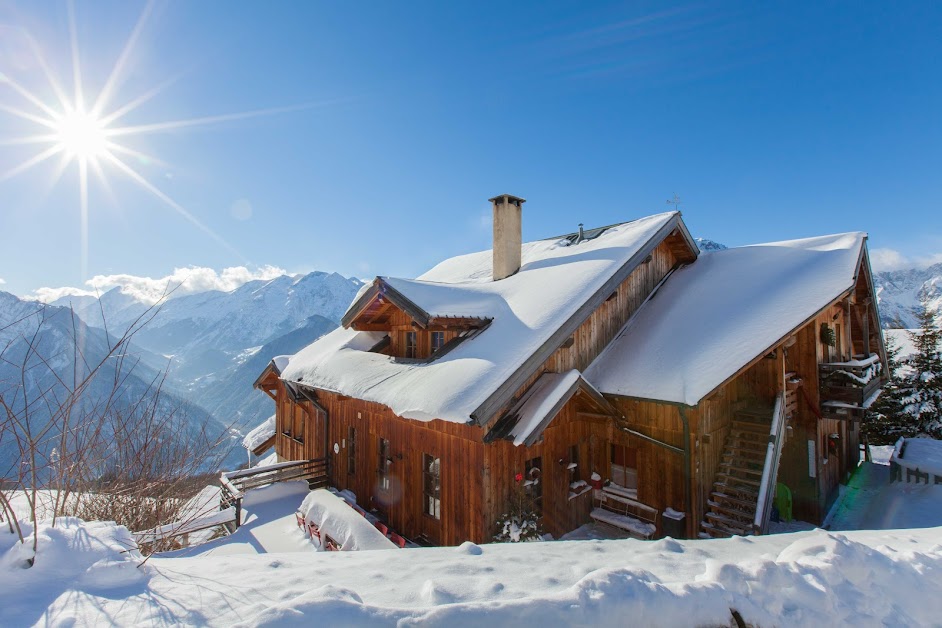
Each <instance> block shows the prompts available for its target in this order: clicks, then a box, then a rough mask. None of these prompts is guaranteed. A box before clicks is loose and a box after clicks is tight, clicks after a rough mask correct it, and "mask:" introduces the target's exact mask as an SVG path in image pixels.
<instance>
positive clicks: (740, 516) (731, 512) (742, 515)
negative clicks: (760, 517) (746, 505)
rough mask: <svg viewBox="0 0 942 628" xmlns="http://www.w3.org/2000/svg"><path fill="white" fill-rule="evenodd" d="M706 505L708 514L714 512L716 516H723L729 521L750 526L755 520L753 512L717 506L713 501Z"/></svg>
mask: <svg viewBox="0 0 942 628" xmlns="http://www.w3.org/2000/svg"><path fill="white" fill-rule="evenodd" d="M707 504H708V505H709V506H710V512H715V513H717V514H720V515H723V516H724V517H730V518H731V519H736V520H737V521H738V520H742V523H743V524H744V525H751V524H752V522H753V521H754V520H755V518H756V513H755V512H748V511H745V510H738V509H737V508H735V507H732V506H724V505H722V504H718V503H716V502H714V501H708V502H707Z"/></svg>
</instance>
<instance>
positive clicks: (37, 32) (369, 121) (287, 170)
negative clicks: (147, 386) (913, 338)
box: [0, 1, 942, 294]
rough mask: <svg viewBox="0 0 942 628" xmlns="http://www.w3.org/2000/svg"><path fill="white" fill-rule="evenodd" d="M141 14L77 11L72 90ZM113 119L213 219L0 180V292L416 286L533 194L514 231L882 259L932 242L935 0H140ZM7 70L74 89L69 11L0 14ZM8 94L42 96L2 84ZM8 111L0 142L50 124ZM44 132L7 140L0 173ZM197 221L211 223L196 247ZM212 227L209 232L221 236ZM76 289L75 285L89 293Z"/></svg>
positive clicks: (938, 138)
mask: <svg viewBox="0 0 942 628" xmlns="http://www.w3.org/2000/svg"><path fill="white" fill-rule="evenodd" d="M145 7H146V5H145V4H143V3H135V2H115V3H111V2H94V3H92V2H76V4H75V23H76V33H77V41H78V47H79V51H80V59H81V70H82V79H83V80H82V84H83V92H84V93H85V94H86V95H87V99H91V98H92V97H93V96H94V94H95V93H96V92H97V91H98V90H100V89H101V87H102V86H103V84H104V83H105V81H106V79H107V77H108V75H109V73H110V72H111V69H112V67H113V66H114V64H115V61H116V60H117V58H118V57H119V55H120V54H121V51H122V49H123V48H124V46H125V43H126V41H127V39H128V37H129V35H130V34H131V32H132V30H133V29H134V27H135V24H136V23H137V21H138V19H139V17H140V15H141V14H142V11H144V9H145ZM151 9H152V10H151V11H150V13H149V15H148V17H147V19H146V20H145V22H144V23H143V26H142V30H141V34H140V37H139V38H138V40H137V43H136V45H135V46H134V48H133V50H132V53H131V54H130V56H129V57H128V63H127V65H126V72H124V73H123V74H122V78H121V80H120V81H119V82H118V89H117V90H116V94H115V97H114V99H113V105H114V106H115V107H117V106H119V105H121V104H123V103H125V102H128V101H130V100H133V99H134V98H135V97H137V96H139V95H140V94H142V93H144V92H146V91H147V90H149V89H151V88H154V87H156V86H158V85H161V84H163V83H165V82H166V81H170V80H173V79H175V80H173V81H172V83H171V84H169V86H167V87H166V88H165V89H163V90H162V91H160V92H159V93H158V94H157V95H155V96H154V97H153V98H151V99H150V100H148V101H147V102H145V103H144V104H142V105H141V106H140V107H138V108H136V109H135V110H133V111H132V112H130V113H128V114H127V115H126V116H125V117H124V118H122V119H121V121H120V124H123V125H141V124H150V123H155V122H162V121H168V120H171V121H172V120H181V119H191V118H201V117H205V116H216V115H223V114H230V113H238V112H246V111H253V110H260V109H266V108H279V107H291V106H301V107H300V108H297V109H294V110H288V111H283V112H281V113H277V114H273V115H268V116H261V117H251V118H244V119H236V120H228V121H222V122H218V123H215V124H207V125H201V126H189V127H185V128H179V129H172V130H167V131H165V132H155V133H147V134H140V135H129V136H126V137H122V138H121V139H122V141H123V142H124V143H125V144H126V145H127V146H129V147H132V148H133V149H135V150H137V151H141V152H146V153H147V154H149V155H151V156H153V157H156V158H158V159H157V160H149V161H147V160H141V159H138V158H132V157H130V156H125V157H124V158H125V161H126V163H128V164H129V165H131V166H133V167H134V168H135V169H136V170H137V171H138V172H139V173H140V174H141V175H142V176H144V177H145V178H146V179H147V180H148V181H150V182H151V183H152V184H153V185H154V186H156V187H157V188H159V189H160V190H161V191H162V192H163V193H164V194H166V195H167V196H168V197H169V198H172V199H173V201H175V202H176V203H177V204H178V205H179V207H181V208H183V209H185V210H186V211H187V212H189V213H190V214H191V215H192V216H193V217H194V219H195V220H197V221H199V222H200V223H201V224H202V225H204V227H205V228H206V230H201V229H199V228H197V227H195V226H194V224H193V223H192V222H190V221H187V220H186V219H184V218H183V217H182V216H181V214H180V213H178V211H176V210H174V209H173V208H171V207H170V206H168V204H167V203H166V202H165V201H164V200H162V199H160V198H158V197H156V196H155V195H154V194H152V193H150V192H148V191H146V190H144V189H142V188H141V187H140V186H139V185H138V184H137V183H135V182H133V181H131V180H130V179H129V178H127V177H126V176H124V175H123V174H122V173H121V172H120V171H118V170H117V169H116V168H115V167H113V166H111V165H109V164H105V165H104V166H103V172H104V176H105V180H106V181H108V187H109V188H110V191H109V190H106V189H105V187H104V186H103V185H102V184H101V183H100V181H99V180H98V179H97V178H96V177H94V176H92V177H91V181H90V184H89V196H88V198H89V205H88V208H89V210H88V211H89V219H88V248H89V254H88V258H87V264H86V265H85V271H84V274H83V264H82V261H81V260H82V252H81V246H80V237H79V233H80V225H81V221H80V211H79V200H78V199H79V183H78V180H79V176H78V166H77V164H76V163H70V164H68V166H67V167H66V169H65V171H64V172H63V174H62V176H61V178H60V179H59V180H58V182H57V183H56V185H55V186H54V187H50V185H49V182H50V179H51V177H52V174H53V172H54V171H55V163H56V160H57V158H54V159H50V160H47V161H46V162H43V163H41V164H39V165H37V166H36V167H34V168H31V169H29V170H27V171H26V172H23V173H21V174H19V175H17V176H14V177H12V178H9V179H6V180H0V199H2V203H0V279H2V280H3V281H5V283H4V284H3V285H2V287H0V289H5V290H9V291H12V292H14V293H17V294H28V293H30V292H32V291H34V290H36V289H37V288H40V287H44V286H47V287H48V286H53V287H58V286H78V287H81V286H83V285H84V282H85V281H86V280H87V279H88V278H89V277H91V276H95V275H115V274H129V275H135V276H141V277H153V278H159V277H165V276H167V275H169V274H170V273H171V272H172V271H173V270H174V269H175V268H179V267H187V266H199V267H206V268H212V269H217V270H221V269H223V268H226V267H234V266H248V268H249V270H250V272H254V271H255V270H256V269H257V268H258V267H261V266H265V265H273V266H276V267H278V268H283V269H286V270H288V271H289V272H301V271H307V270H313V269H320V270H336V271H338V272H340V273H342V274H345V275H355V276H359V277H367V276H373V275H377V274H385V275H394V276H414V275H416V274H418V273H420V272H422V271H423V270H424V269H425V268H427V267H429V266H431V265H433V264H434V263H435V262H436V261H438V260H440V259H442V258H444V257H447V256H451V255H454V254H458V253H464V252H469V251H474V250H480V249H482V248H487V247H489V243H490V237H491V234H490V218H489V206H488V203H487V200H486V199H487V198H489V197H491V196H493V195H495V194H498V193H503V192H509V193H513V194H517V195H520V196H523V197H525V198H527V199H528V203H527V205H526V206H525V214H524V237H525V238H526V239H535V238H540V237H548V236H551V235H555V234H558V233H563V232H567V231H572V230H574V229H575V228H576V225H577V223H579V222H583V223H585V224H586V225H587V226H591V225H601V224H609V223H613V222H618V221H623V220H628V219H631V218H635V217H638V216H642V215H646V214H651V213H656V212H660V211H664V210H665V209H668V208H669V206H668V205H667V204H666V202H665V201H666V200H667V199H668V198H671V197H672V196H673V195H674V194H675V193H676V194H678V195H679V196H680V197H681V199H682V204H681V210H682V211H683V212H684V218H685V220H686V221H687V224H688V225H689V227H690V229H691V231H692V232H693V233H694V234H695V235H698V236H704V237H709V238H713V239H716V240H719V241H722V242H724V243H726V244H729V245H739V244H748V243H753V242H762V241H769V240H776V239H786V238H793V237H803V236H809V235H816V234H822V233H832V232H836V231H849V230H863V231H868V232H869V233H870V235H871V248H872V249H886V251H881V252H880V255H881V259H886V260H889V261H890V262H891V263H897V264H898V263H900V261H899V260H898V259H897V260H896V261H895V262H894V258H893V254H894V253H893V252H894V251H895V252H896V254H898V255H899V256H901V257H902V258H904V259H905V260H916V261H919V260H925V259H929V258H931V257H932V256H934V255H935V254H937V253H942V212H940V211H939V210H940V208H942V190H940V177H939V173H940V172H942V116H940V115H939V112H940V111H942V80H940V79H942V76H940V74H942V72H940V69H942V62H940V59H942V37H940V36H939V35H940V33H939V24H940V23H942V4H939V3H930V2H922V3H921V2H907V3H881V4H871V3H864V2H848V3H807V4H798V3H778V4H774V5H773V4H772V3H731V2H729V3H727V2H724V3H716V4H713V5H710V4H677V5H667V4H666V3H662V2H650V3H641V2H633V3H580V2H540V3H522V2H493V3H491V2H474V3H471V2H467V3H457V2H455V3H441V2H427V3H378V2H377V3H366V4H362V5H359V6H356V7H354V6H353V5H352V4H350V3H326V2H323V3H314V2H305V3H300V2H298V3H293V4H291V3H287V2H284V3H257V2H255V3H249V2H215V1H214V2H209V1H207V2H187V3H183V2H173V3H161V2H157V3H154V4H153V5H152V7H151ZM0 24H3V27H2V29H3V30H2V31H0V72H2V73H3V74H4V75H5V76H7V77H10V78H12V79H13V80H15V81H17V83H18V84H20V85H22V86H23V87H25V88H27V89H29V90H30V91H31V92H32V93H34V94H35V95H36V96H37V97H39V98H40V99H41V100H42V101H44V102H47V103H55V96H54V93H53V91H52V90H51V88H50V87H49V84H48V82H47V81H46V79H45V78H44V76H43V73H42V72H41V70H40V68H39V66H38V65H37V63H36V61H35V55H33V54H32V52H31V50H30V48H29V46H28V40H27V39H26V38H25V37H24V36H23V33H25V32H28V33H30V34H31V35H32V37H33V38H34V39H35V40H36V41H37V42H38V43H39V46H40V47H41V49H42V51H43V54H44V55H45V57H46V60H47V62H48V65H49V66H50V67H51V68H52V69H53V70H54V72H55V73H56V74H57V75H58V76H59V79H60V80H61V82H62V83H63V85H64V87H66V88H67V89H66V91H68V92H69V93H71V90H72V82H71V76H72V60H71V57H70V44H69V19H68V5H66V4H64V3H52V2H50V3H26V2H24V3H21V4H16V3H8V2H3V1H0ZM0 105H6V106H7V107H14V108H17V109H21V110H27V111H34V110H35V107H34V106H33V105H32V104H31V103H30V102H29V101H27V100H25V99H24V98H23V97H22V96H21V95H20V94H18V93H17V92H16V91H14V90H13V89H12V88H11V87H10V85H9V84H6V83H3V82H0ZM42 131H43V128H42V127H37V125H36V124H35V123H33V122H30V121H28V120H25V119H23V118H21V117H17V116H16V115H12V114H10V113H9V112H6V111H0V141H3V140H4V139H10V138H16V137H22V136H24V135H29V134H32V133H37V132H42ZM42 148H43V146H41V145H35V146H33V145H26V146H23V145H14V146H8V145H7V146H5V145H0V177H2V173H3V172H7V171H9V170H10V169H11V168H14V167H16V165H17V164H19V163H22V162H23V161H25V160H26V159H28V158H29V157H31V156H32V155H34V154H36V153H37V152H39V151H40V150H41V149H42ZM207 231H211V232H213V233H214V234H216V236H217V237H216V238H215V239H214V238H212V237H210V236H209V235H207ZM223 242H224V243H225V244H223ZM86 287H87V286H86Z"/></svg>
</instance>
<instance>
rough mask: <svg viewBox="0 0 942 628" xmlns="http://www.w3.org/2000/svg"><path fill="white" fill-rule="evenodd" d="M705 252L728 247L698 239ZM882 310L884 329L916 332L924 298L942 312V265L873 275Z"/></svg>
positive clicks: (930, 307)
mask: <svg viewBox="0 0 942 628" xmlns="http://www.w3.org/2000/svg"><path fill="white" fill-rule="evenodd" d="M695 240H696V242H697V246H699V247H700V250H701V251H722V250H724V249H726V248H727V247H726V245H725V244H720V243H719V242H715V241H713V240H708V239H706V238H695ZM873 283H874V287H875V288H876V293H877V299H878V301H879V307H880V321H881V323H882V326H883V328H884V329H914V328H916V327H919V324H918V323H917V322H916V314H915V312H916V311H917V310H919V308H920V307H921V305H920V303H921V300H922V299H923V298H926V299H928V301H929V309H930V310H932V311H933V312H942V263H940V264H933V265H932V266H929V267H928V268H906V269H903V270H889V271H880V272H874V273H873Z"/></svg>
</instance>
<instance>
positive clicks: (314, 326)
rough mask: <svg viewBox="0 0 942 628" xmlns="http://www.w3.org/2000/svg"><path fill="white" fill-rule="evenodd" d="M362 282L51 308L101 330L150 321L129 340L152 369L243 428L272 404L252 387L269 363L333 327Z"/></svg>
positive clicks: (289, 281) (334, 279) (298, 280)
mask: <svg viewBox="0 0 942 628" xmlns="http://www.w3.org/2000/svg"><path fill="white" fill-rule="evenodd" d="M362 285H363V283H362V282H361V281H360V280H358V279H352V278H347V277H343V276H342V275H339V274H337V273H325V272H319V271H315V272H312V273H308V274H303V275H281V276H279V277H276V278H274V279H271V280H256V281H250V282H248V283H245V284H243V285H242V286H240V287H239V288H236V289H235V290H232V291H229V292H222V291H218V290H210V291H205V292H197V293H193V294H185V295H182V296H179V297H175V296H173V294H172V293H171V294H170V296H169V298H168V299H167V300H166V301H164V302H163V303H162V304H160V305H159V306H158V307H156V308H153V309H151V306H150V305H149V304H147V303H144V302H141V301H140V300H138V299H135V298H134V297H132V296H130V295H128V294H126V293H124V292H122V290H121V288H120V287H119V288H113V289H111V290H110V291H108V292H106V293H104V294H102V295H101V297H100V298H95V297H88V296H79V297H74V296H67V297H63V298H60V299H58V300H56V301H54V302H53V304H52V305H57V306H71V307H72V308H73V309H74V310H75V312H76V313H77V314H78V315H79V316H80V317H82V319H83V320H85V321H86V322H87V324H88V325H89V326H91V327H94V328H97V329H102V330H103V329H105V328H107V329H108V330H115V329H117V330H123V329H125V328H127V327H128V326H129V325H131V324H133V323H134V322H135V320H137V319H138V318H139V317H141V316H145V317H147V318H150V320H149V321H148V322H147V324H146V325H145V326H144V327H143V328H142V329H141V331H140V332H138V333H137V334H136V335H135V337H134V343H135V344H136V345H138V346H139V347H141V348H142V349H144V350H145V351H146V352H148V353H149V354H151V355H152V356H159V357H158V362H157V364H155V366H158V367H169V373H170V379H171V383H172V385H173V386H174V387H175V389H176V390H179V391H180V393H181V394H183V395H184V396H186V398H187V399H188V400H189V401H190V402H192V403H194V404H196V405H198V406H200V407H201V408H203V409H204V410H206V411H207V412H208V413H209V414H211V415H212V416H213V417H215V418H216V419H217V420H219V421H221V422H223V423H225V424H227V425H230V424H231V425H234V426H235V427H236V428H237V429H240V430H241V429H244V428H246V427H252V426H254V425H255V424H256V423H258V422H259V421H261V420H262V419H264V418H265V417H266V416H268V415H269V414H271V412H272V406H271V400H270V399H269V398H268V397H266V396H265V395H264V394H261V393H258V392H256V391H254V390H253V389H252V383H253V382H254V381H255V379H256V378H257V377H258V375H259V373H261V371H262V370H263V369H264V368H265V366H266V365H267V364H268V362H269V360H271V358H272V357H274V356H275V355H283V354H292V353H296V352H297V351H299V350H301V349H302V348H303V347H305V346H306V345H308V344H310V343H311V342H313V341H314V340H316V339H317V338H319V337H320V336H322V335H323V334H325V333H327V332H329V331H331V330H332V329H334V328H335V327H337V325H338V321H339V320H340V318H341V316H342V315H343V313H344V311H345V310H346V308H347V306H348V305H349V304H350V302H351V301H352V300H353V297H354V296H355V295H356V293H357V291H358V290H359V289H360V286H362ZM151 317H152V318H151ZM161 361H162V362H161ZM151 362H153V358H151Z"/></svg>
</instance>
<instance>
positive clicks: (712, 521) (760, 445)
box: [700, 410, 772, 538]
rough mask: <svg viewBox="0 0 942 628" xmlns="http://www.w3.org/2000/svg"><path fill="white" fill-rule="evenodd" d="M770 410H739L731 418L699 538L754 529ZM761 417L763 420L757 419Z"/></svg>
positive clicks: (745, 532)
mask: <svg viewBox="0 0 942 628" xmlns="http://www.w3.org/2000/svg"><path fill="white" fill-rule="evenodd" d="M771 414H772V411H771V410H769V411H767V412H765V411H761V412H760V411H742V412H738V413H737V414H736V418H735V419H733V422H732V427H731V430H730V432H729V436H727V437H726V449H725V451H724V452H723V460H722V462H721V463H720V468H719V472H718V473H717V474H716V481H715V482H714V483H713V491H712V492H711V493H710V498H709V500H708V501H707V506H708V507H709V510H708V511H707V513H706V517H705V518H704V520H703V521H702V522H701V524H700V537H701V538H727V537H731V536H733V535H740V536H746V535H749V534H752V533H753V523H754V521H755V517H756V509H757V504H758V499H759V486H760V483H761V480H762V471H763V467H764V465H765V457H766V451H767V449H768V444H769V424H768V422H767V421H768V419H769V417H770V416H771ZM760 419H764V421H765V422H760Z"/></svg>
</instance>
